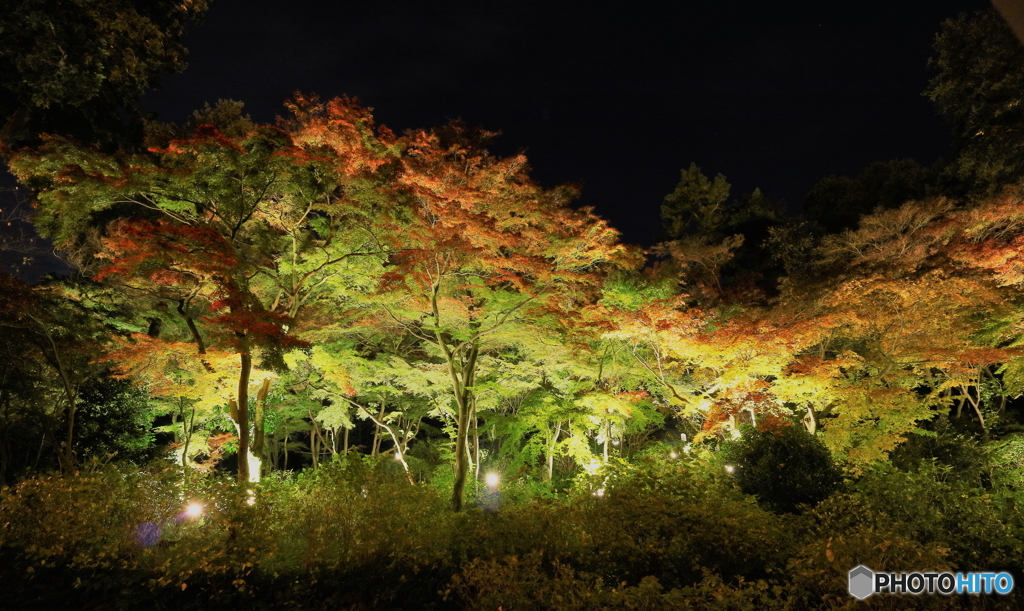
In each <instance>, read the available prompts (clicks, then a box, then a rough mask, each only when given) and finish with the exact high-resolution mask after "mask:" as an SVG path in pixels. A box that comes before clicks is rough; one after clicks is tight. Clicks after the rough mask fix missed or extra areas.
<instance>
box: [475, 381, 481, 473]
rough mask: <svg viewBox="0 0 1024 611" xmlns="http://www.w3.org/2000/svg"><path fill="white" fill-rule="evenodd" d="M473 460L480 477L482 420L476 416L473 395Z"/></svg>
mask: <svg viewBox="0 0 1024 611" xmlns="http://www.w3.org/2000/svg"><path fill="white" fill-rule="evenodd" d="M473 462H474V463H475V464H476V478H477V479H480V421H479V420H478V419H477V417H476V397H473Z"/></svg>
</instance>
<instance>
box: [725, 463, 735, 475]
mask: <svg viewBox="0 0 1024 611" xmlns="http://www.w3.org/2000/svg"><path fill="white" fill-rule="evenodd" d="M725 470H726V471H727V472H728V473H732V472H733V471H735V470H736V467H734V466H732V465H725Z"/></svg>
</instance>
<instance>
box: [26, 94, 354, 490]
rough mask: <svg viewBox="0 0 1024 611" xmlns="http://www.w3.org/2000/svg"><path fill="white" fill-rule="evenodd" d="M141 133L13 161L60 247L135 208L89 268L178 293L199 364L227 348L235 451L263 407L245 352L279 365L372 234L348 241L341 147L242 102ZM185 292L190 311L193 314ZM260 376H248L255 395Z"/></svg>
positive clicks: (58, 145)
mask: <svg viewBox="0 0 1024 611" xmlns="http://www.w3.org/2000/svg"><path fill="white" fill-rule="evenodd" d="M296 108H298V107H296ZM353 108H354V107H353ZM151 139H152V140H154V144H158V143H162V144H160V145H159V146H157V145H154V146H152V147H151V148H150V151H149V152H148V153H146V154H138V155H127V156H110V155H104V154H102V153H99V152H97V151H95V150H91V149H87V148H84V147H81V146H79V145H76V144H75V143H72V142H70V141H68V140H66V139H62V138H57V137H52V138H50V139H49V140H48V141H47V144H46V145H45V146H44V147H43V148H42V149H41V150H39V151H36V152H32V153H27V154H25V155H23V156H20V157H18V158H17V159H15V160H14V161H13V165H14V167H15V170H16V171H17V172H19V173H20V176H21V177H22V179H23V180H26V181H29V182H32V183H33V184H35V185H36V187H37V188H38V189H39V191H40V193H39V201H40V213H39V215H38V218H37V224H38V226H39V227H40V228H41V229H42V230H43V231H44V232H45V233H47V235H49V236H50V237H53V238H54V239H55V240H57V242H58V243H59V244H61V245H63V246H66V247H73V246H74V245H76V244H82V243H83V242H84V241H86V240H85V238H84V237H83V236H87V233H86V230H87V228H88V226H89V224H90V223H92V224H95V223H96V222H102V218H103V216H104V214H108V215H109V214H110V213H114V214H118V215H122V216H127V215H131V216H129V218H127V219H125V220H116V221H114V222H113V223H111V224H109V225H108V226H107V227H106V229H105V231H106V234H107V235H106V237H105V238H103V240H102V250H101V252H100V253H99V254H100V256H101V257H103V258H106V259H107V260H109V261H110V263H109V265H108V266H106V267H105V268H104V269H102V270H100V271H99V273H98V274H97V278H98V279H100V280H104V279H107V278H124V279H127V284H128V285H129V286H131V287H132V288H133V289H135V290H137V291H141V292H144V293H148V294H150V295H151V296H152V297H156V298H158V299H169V300H173V301H177V302H178V306H179V307H178V308H177V310H178V312H179V314H180V315H181V317H182V318H183V319H184V320H185V322H186V323H187V328H188V332H189V339H190V340H191V341H192V342H193V343H194V344H195V349H196V353H197V355H198V358H199V360H200V361H202V362H203V363H204V367H206V368H207V369H210V368H212V367H213V365H212V361H211V359H210V358H208V354H207V353H208V351H209V350H208V348H209V347H210V346H218V347H220V349H222V350H227V351H230V352H232V353H234V354H235V355H236V356H237V358H238V359H239V363H240V368H239V370H238V374H237V378H236V379H237V387H236V388H237V390H236V391H235V392H234V395H233V396H232V397H231V398H230V399H228V401H227V402H228V403H229V404H230V405H231V406H234V407H230V406H229V407H230V409H229V411H230V412H231V413H232V415H233V416H234V420H235V422H236V424H237V428H238V435H239V454H240V456H243V457H244V456H246V454H247V453H248V450H249V447H250V428H251V425H252V424H253V423H254V422H255V423H256V424H257V426H256V428H255V429H254V430H253V431H252V434H253V435H254V436H255V437H254V438H253V442H254V443H255V449H256V450H257V451H258V450H259V449H260V448H259V445H260V444H261V442H262V435H263V433H262V430H261V428H260V426H259V423H260V422H261V419H262V416H261V415H259V413H258V414H257V417H256V418H255V419H253V418H250V415H249V413H248V411H249V396H250V379H251V377H252V372H253V356H254V351H255V352H258V354H259V356H260V357H261V358H262V359H263V360H264V361H266V362H267V363H268V365H269V366H270V368H272V369H273V368H278V367H280V363H281V360H280V355H281V353H282V351H283V350H285V349H287V348H288V347H292V346H297V345H302V344H303V342H302V340H299V339H297V338H296V336H295V334H294V329H293V327H294V325H296V316H297V315H298V314H299V311H300V309H301V307H302V306H303V304H305V303H307V302H308V301H309V300H310V299H311V296H312V295H313V294H314V293H315V292H316V291H318V290H325V286H326V285H327V281H328V279H329V278H330V277H331V276H333V275H336V274H337V273H339V272H338V269H337V268H338V266H339V265H342V264H344V263H346V262H347V261H349V260H350V256H351V255H352V254H353V253H355V252H361V251H362V247H363V246H364V245H365V244H366V243H367V240H372V239H373V236H372V234H369V233H366V232H363V234H362V236H361V237H362V240H361V241H356V240H353V239H351V238H352V236H353V235H354V234H356V233H358V232H359V231H361V229H362V226H360V225H359V224H358V223H354V222H352V221H353V219H354V217H355V215H356V214H357V213H358V212H359V206H358V204H357V203H355V200H354V196H353V195H352V191H357V189H352V190H351V191H348V190H346V189H345V188H344V186H343V185H342V184H340V181H339V180H338V176H339V174H338V172H337V165H338V164H339V163H341V162H342V161H346V160H345V159H344V158H340V159H341V161H339V158H338V157H337V156H335V157H333V158H332V157H331V156H332V153H331V150H330V149H329V148H327V147H324V146H319V145H316V144H309V143H306V144H300V143H297V142H296V141H294V140H293V139H292V138H291V136H289V134H288V133H287V132H286V131H285V130H283V129H281V128H277V127H271V126H258V125H254V124H252V123H251V122H250V121H249V120H248V119H247V118H246V117H244V116H242V115H241V114H240V105H237V104H231V103H222V104H221V105H219V106H217V107H214V108H207V109H205V110H204V111H201V112H198V113H196V115H195V116H194V117H193V119H192V120H191V121H190V122H189V123H188V124H186V125H185V126H183V127H181V128H177V127H174V126H156V129H154V133H153V134H152V136H151ZM347 178H349V179H350V180H351V181H353V182H354V181H358V180H359V179H360V178H361V176H358V175H350V176H348V177H347ZM193 303H195V304H196V306H194V307H196V309H198V310H199V311H202V312H203V313H204V315H203V316H201V317H200V318H196V317H195V316H193V315H192V314H191V313H190V312H189V310H190V309H191V307H190V306H192V304H193ZM200 327H202V329H200ZM148 345H150V346H153V347H154V349H157V350H159V349H161V348H160V347H159V346H160V342H156V343H150V344H148ZM269 379H270V378H269V377H263V379H262V380H258V381H256V384H262V386H261V390H260V397H265V395H266V392H267V390H266V384H264V383H263V382H264V381H266V380H269ZM261 401H262V399H261ZM256 409H257V412H259V410H261V409H262V408H261V407H259V403H258V404H257V406H256ZM259 459H260V456H259V455H258V454H256V455H254V456H251V457H250V460H248V461H247V460H240V461H239V470H240V478H241V479H243V480H247V479H249V478H250V476H251V477H253V478H257V477H258V473H252V474H250V473H248V472H247V471H249V462H252V463H253V465H254V469H257V470H258V468H259V467H258V465H259Z"/></svg>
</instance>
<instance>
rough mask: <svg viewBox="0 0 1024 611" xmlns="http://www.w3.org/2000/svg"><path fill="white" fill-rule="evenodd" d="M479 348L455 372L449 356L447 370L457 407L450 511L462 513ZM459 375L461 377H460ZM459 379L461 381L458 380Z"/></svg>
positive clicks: (474, 347) (452, 358)
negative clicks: (473, 387)
mask: <svg viewBox="0 0 1024 611" xmlns="http://www.w3.org/2000/svg"><path fill="white" fill-rule="evenodd" d="M479 350H480V346H479V345H478V344H475V343H474V344H473V346H472V347H471V348H470V350H469V354H468V355H467V357H466V360H465V361H464V362H463V365H462V367H460V368H459V369H460V370H461V371H457V370H456V368H455V362H454V355H451V356H449V359H448V370H449V373H450V374H451V377H452V385H453V388H454V389H455V403H456V406H457V407H458V414H456V427H457V428H456V431H457V433H456V435H455V481H454V485H453V486H452V510H453V511H462V496H463V494H464V493H465V491H466V474H467V473H468V471H469V453H468V452H467V451H466V450H467V449H468V448H467V446H468V445H469V444H468V437H469V416H470V412H471V410H472V392H473V391H472V390H470V389H471V388H472V386H473V382H474V376H475V375H476V358H477V355H478V354H479ZM460 373H461V375H460ZM460 378H461V380H460Z"/></svg>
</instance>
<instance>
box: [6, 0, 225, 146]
mask: <svg viewBox="0 0 1024 611" xmlns="http://www.w3.org/2000/svg"><path fill="white" fill-rule="evenodd" d="M206 7H207V1H206V0H188V1H185V2H177V1H173V0H145V1H138V0H78V1H76V2H62V1H60V0H12V1H11V2H8V3H6V4H5V6H4V10H3V11H2V12H0V40H2V41H3V44H0V126H2V127H3V128H4V130H3V131H4V144H5V145H7V146H9V147H12V148H15V147H20V146H24V145H25V144H28V143H31V142H33V141H34V140H35V139H36V137H37V134H40V133H44V132H45V133H59V134H66V135H70V136H74V137H76V138H80V139H83V140H86V141H89V142H101V143H103V144H105V145H107V146H111V145H115V146H116V145H117V144H124V143H125V141H126V139H125V136H126V135H127V134H131V133H132V132H133V131H134V132H135V135H136V136H137V134H138V126H139V125H138V124H139V113H138V111H137V109H136V107H135V102H136V99H137V98H138V97H139V96H140V95H142V94H143V93H145V92H146V91H147V90H149V89H152V88H154V87H156V86H157V85H158V81H159V76H160V74H161V73H174V72H180V71H181V70H183V69H184V68H185V61H184V60H185V54H186V53H187V50H186V49H185V47H184V45H182V44H181V37H182V35H183V34H184V29H185V24H186V22H188V21H190V20H197V19H199V18H201V17H202V15H203V13H204V12H205V11H206ZM122 113H123V114H128V115H130V116H131V117H132V118H133V119H134V123H135V124H134V125H133V126H131V127H134V128H135V129H134V130H132V129H131V128H130V127H129V126H125V125H124V124H123V123H122V119H121V114H122ZM136 144H137V143H136Z"/></svg>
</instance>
